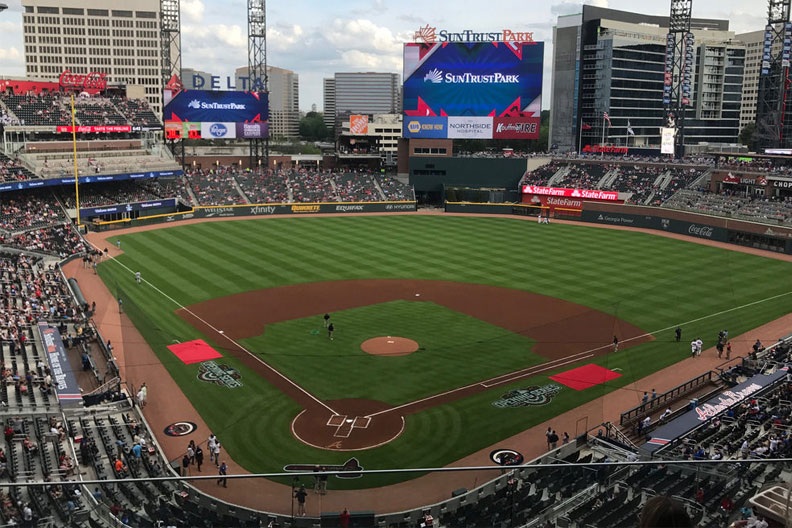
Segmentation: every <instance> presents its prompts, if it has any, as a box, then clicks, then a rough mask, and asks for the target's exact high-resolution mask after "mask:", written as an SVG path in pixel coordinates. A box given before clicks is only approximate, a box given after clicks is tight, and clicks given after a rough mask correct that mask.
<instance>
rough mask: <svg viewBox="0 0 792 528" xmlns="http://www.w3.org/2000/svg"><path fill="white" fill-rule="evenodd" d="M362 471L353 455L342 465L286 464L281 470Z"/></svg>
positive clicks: (352, 474) (351, 475) (350, 476)
mask: <svg viewBox="0 0 792 528" xmlns="http://www.w3.org/2000/svg"><path fill="white" fill-rule="evenodd" d="M314 470H316V471H363V466H361V465H360V462H358V459H357V458H355V457H352V458H350V459H349V460H347V461H346V462H344V463H343V464H342V465H338V464H287V465H285V466H283V471H300V472H305V471H314ZM362 476H363V475H361V474H359V473H348V474H346V475H336V477H338V478H344V479H349V478H360V477H362Z"/></svg>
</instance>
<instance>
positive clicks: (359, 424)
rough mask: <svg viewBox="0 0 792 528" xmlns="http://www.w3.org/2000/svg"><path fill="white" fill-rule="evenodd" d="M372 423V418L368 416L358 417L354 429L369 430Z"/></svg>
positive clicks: (353, 425)
mask: <svg viewBox="0 0 792 528" xmlns="http://www.w3.org/2000/svg"><path fill="white" fill-rule="evenodd" d="M370 423H371V418H369V417H367V416H356V417H355V423H353V424H352V427H354V428H355V429H367V428H368V426H369V424H370Z"/></svg>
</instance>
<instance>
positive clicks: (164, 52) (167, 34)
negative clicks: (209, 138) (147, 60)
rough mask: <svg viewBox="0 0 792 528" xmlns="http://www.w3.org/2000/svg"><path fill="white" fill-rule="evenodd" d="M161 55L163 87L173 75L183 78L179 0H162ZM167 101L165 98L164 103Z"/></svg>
mask: <svg viewBox="0 0 792 528" xmlns="http://www.w3.org/2000/svg"><path fill="white" fill-rule="evenodd" d="M160 56H161V57H162V87H161V90H164V89H165V86H166V85H167V84H168V81H170V79H171V77H173V76H174V75H178V76H179V79H181V69H182V59H181V6H180V1H179V0H160ZM164 103H165V101H164V100H163V105H164Z"/></svg>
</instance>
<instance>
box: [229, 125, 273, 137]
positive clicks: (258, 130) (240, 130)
mask: <svg viewBox="0 0 792 528" xmlns="http://www.w3.org/2000/svg"><path fill="white" fill-rule="evenodd" d="M236 137H237V138H242V139H253V138H266V137H269V123H266V122H262V123H237V124H236Z"/></svg>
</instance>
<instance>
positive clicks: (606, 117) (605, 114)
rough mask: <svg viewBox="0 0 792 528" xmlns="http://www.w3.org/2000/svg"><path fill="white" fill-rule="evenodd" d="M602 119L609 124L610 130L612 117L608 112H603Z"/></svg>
mask: <svg viewBox="0 0 792 528" xmlns="http://www.w3.org/2000/svg"><path fill="white" fill-rule="evenodd" d="M602 117H603V118H604V119H605V121H607V122H608V128H610V127H611V120H610V117H608V112H602Z"/></svg>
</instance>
